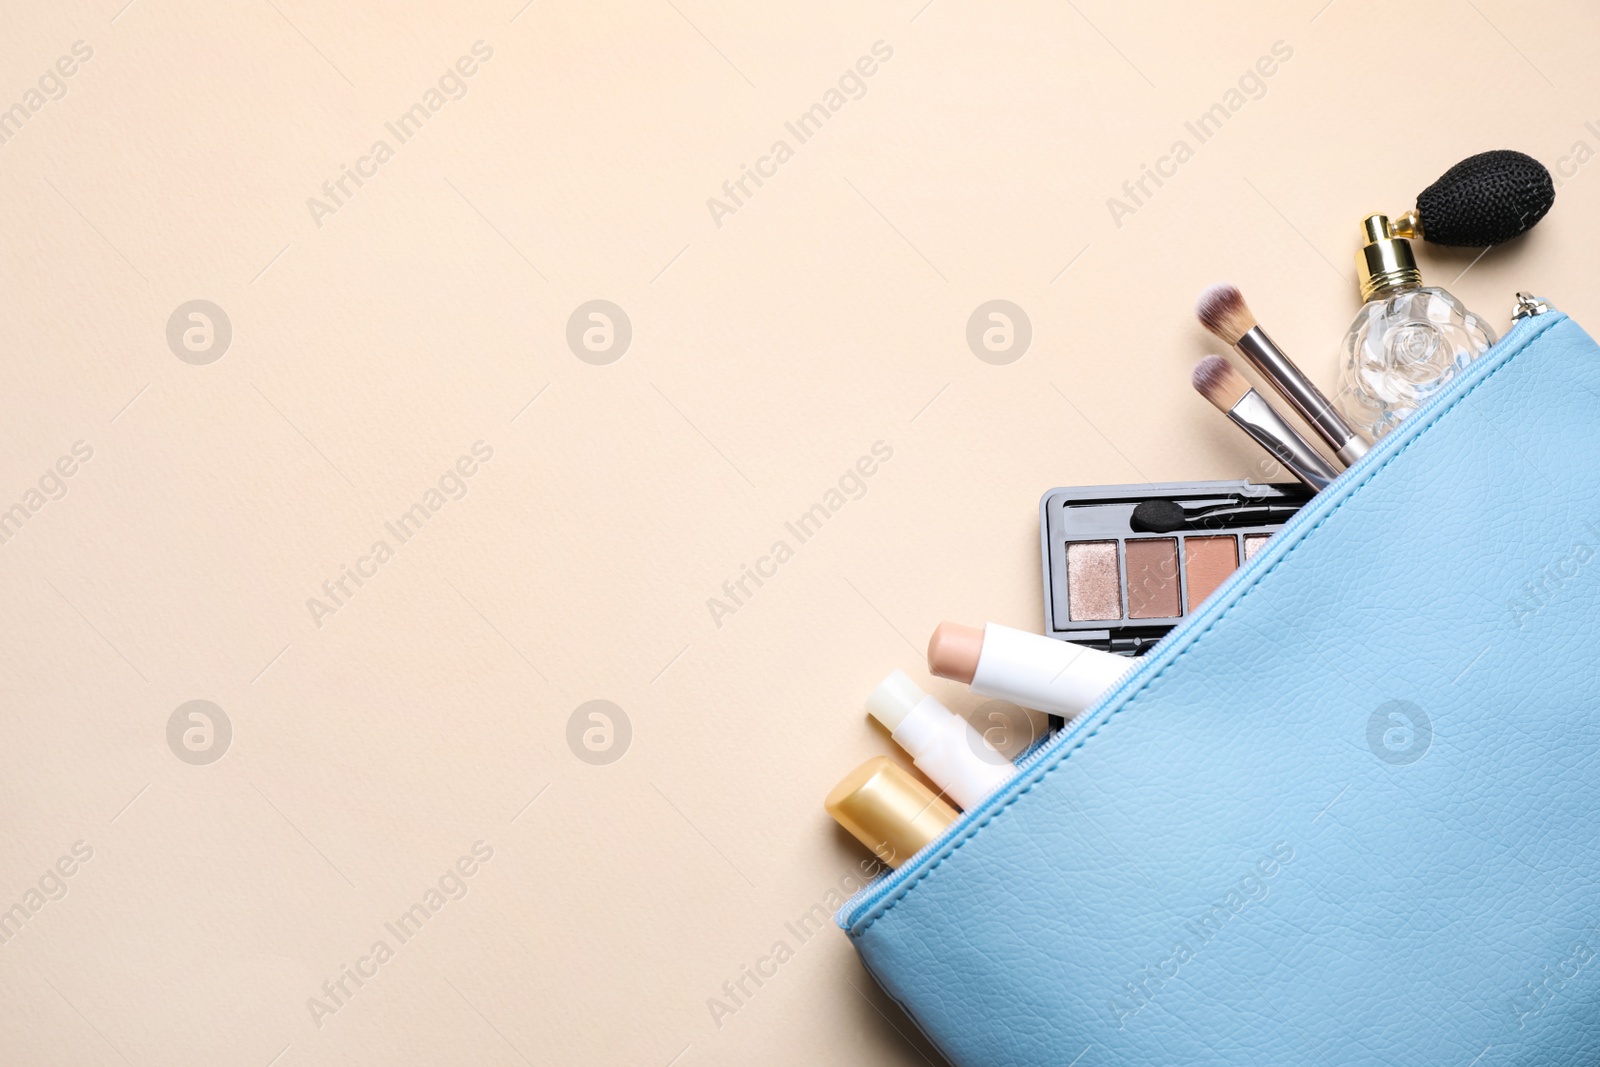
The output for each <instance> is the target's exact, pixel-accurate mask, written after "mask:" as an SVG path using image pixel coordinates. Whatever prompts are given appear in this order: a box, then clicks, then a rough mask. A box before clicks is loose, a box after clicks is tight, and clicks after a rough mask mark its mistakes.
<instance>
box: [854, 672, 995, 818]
mask: <svg viewBox="0 0 1600 1067" xmlns="http://www.w3.org/2000/svg"><path fill="white" fill-rule="evenodd" d="M867 711H868V712H870V713H871V714H872V717H873V718H874V719H877V720H878V721H879V722H881V723H883V725H884V726H885V727H887V728H888V730H889V733H890V734H891V735H893V737H894V739H895V743H896V744H898V745H899V746H900V747H901V748H903V749H905V750H906V751H907V752H908V753H910V755H911V760H912V762H913V763H915V764H916V765H917V767H918V769H919V770H921V771H922V773H923V774H926V775H927V776H928V777H929V778H932V779H933V780H934V782H936V783H937V784H938V786H939V788H941V789H943V790H944V791H945V792H946V793H948V794H950V798H951V799H952V800H954V801H955V802H956V803H957V804H959V805H960V806H961V807H963V808H970V807H972V806H973V805H974V804H976V803H977V802H978V801H980V800H982V799H983V798H984V797H986V796H988V795H989V794H990V793H992V792H994V790H995V789H996V788H997V787H999V786H1000V785H1001V784H1002V783H1004V782H1006V781H1008V780H1009V779H1010V778H1011V776H1012V775H1014V774H1016V773H1017V766H1016V764H1014V763H1012V762H1011V761H1010V760H1009V759H1007V758H1006V757H1005V756H1004V754H1002V753H1001V752H1000V750H999V749H997V748H995V747H994V746H993V745H991V744H990V743H989V742H988V741H987V740H985V739H984V736H983V735H982V734H980V733H979V732H978V731H976V730H974V729H973V728H972V724H971V723H969V722H967V720H966V719H963V718H962V717H961V716H959V715H957V714H956V713H955V712H953V711H951V710H950V709H949V708H947V707H945V706H944V705H943V704H941V703H939V702H938V701H937V700H935V699H934V698H933V697H931V696H929V695H928V694H927V693H924V692H923V691H922V690H921V689H919V688H917V684H916V683H915V682H913V681H912V680H911V679H910V678H907V677H906V675H905V672H904V671H895V672H894V673H893V674H891V675H889V677H887V678H885V679H884V680H883V681H882V682H881V683H880V684H879V685H878V688H876V689H874V690H873V691H872V695H871V696H869V697H868V698H867Z"/></svg>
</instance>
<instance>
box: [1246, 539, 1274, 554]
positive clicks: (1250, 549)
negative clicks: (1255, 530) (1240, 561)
mask: <svg viewBox="0 0 1600 1067" xmlns="http://www.w3.org/2000/svg"><path fill="white" fill-rule="evenodd" d="M1271 538H1272V535H1271V534H1245V535H1244V558H1245V559H1249V558H1250V557H1251V556H1253V555H1255V554H1256V549H1258V548H1260V547H1261V546H1262V545H1264V544H1266V543H1267V542H1268V541H1269V540H1270V539H1271Z"/></svg>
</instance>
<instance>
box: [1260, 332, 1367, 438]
mask: <svg viewBox="0 0 1600 1067" xmlns="http://www.w3.org/2000/svg"><path fill="white" fill-rule="evenodd" d="M1234 347H1235V348H1237V349H1238V350H1239V354H1240V355H1242V356H1244V358H1245V359H1247V360H1249V361H1250V365H1251V366H1252V367H1254V368H1255V369H1256V370H1258V371H1260V372H1261V375H1262V377H1264V378H1266V379H1267V381H1269V382H1271V383H1272V387H1273V388H1274V389H1276V390H1277V391H1278V392H1279V393H1280V394H1282V396H1283V398H1284V399H1285V400H1287V401H1288V402H1289V403H1290V405H1291V406H1292V407H1293V408H1294V409H1295V410H1296V411H1298V412H1299V413H1300V415H1301V417H1303V418H1304V419H1305V420H1306V422H1308V423H1310V424H1311V427H1312V429H1314V430H1316V431H1317V435H1318V436H1319V437H1321V438H1322V439H1323V440H1324V441H1326V442H1327V444H1328V447H1329V448H1330V449H1332V450H1333V454H1334V455H1335V456H1337V457H1338V458H1339V461H1340V462H1341V463H1343V464H1344V465H1345V466H1347V467H1348V466H1349V465H1350V464H1352V463H1354V462H1355V461H1356V460H1358V459H1360V458H1361V456H1362V454H1363V453H1365V452H1366V450H1367V443H1366V442H1365V441H1364V440H1362V439H1361V436H1360V435H1359V434H1357V433H1356V432H1355V430H1353V429H1351V428H1350V424H1349V423H1348V422H1345V421H1344V416H1343V415H1340V414H1339V412H1338V411H1336V410H1334V407H1333V405H1332V404H1331V403H1329V402H1328V398H1327V397H1325V396H1323V395H1322V390H1320V389H1318V388H1317V387H1316V386H1315V385H1312V384H1311V381H1310V379H1308V378H1307V377H1306V376H1305V375H1304V374H1301V373H1300V368H1299V367H1297V366H1295V365H1294V362H1293V361H1292V360H1290V359H1289V357H1288V356H1286V355H1284V352H1283V349H1281V348H1279V347H1278V346H1277V344H1276V343H1275V342H1274V341H1273V340H1272V338H1270V337H1268V336H1267V332H1266V331H1265V330H1263V329H1262V328H1261V327H1259V326H1256V327H1253V328H1252V329H1251V330H1250V332H1249V333H1246V334H1245V335H1244V336H1243V337H1241V338H1239V340H1238V342H1237V343H1236V344H1235V345H1234Z"/></svg>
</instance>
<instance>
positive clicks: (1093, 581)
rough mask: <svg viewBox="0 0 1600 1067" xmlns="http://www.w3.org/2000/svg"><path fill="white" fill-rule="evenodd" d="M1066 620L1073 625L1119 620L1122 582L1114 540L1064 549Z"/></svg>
mask: <svg viewBox="0 0 1600 1067" xmlns="http://www.w3.org/2000/svg"><path fill="white" fill-rule="evenodd" d="M1067 617H1068V618H1070V619H1071V620H1072V621H1073V622H1082V621H1086V620H1095V619H1120V618H1122V580H1121V579H1120V578H1119V577H1118V575H1117V543H1116V542H1115V541H1076V542H1074V543H1072V544H1070V545H1068V546H1067Z"/></svg>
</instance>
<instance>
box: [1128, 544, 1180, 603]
mask: <svg viewBox="0 0 1600 1067" xmlns="http://www.w3.org/2000/svg"><path fill="white" fill-rule="evenodd" d="M1126 548H1127V553H1128V557H1127V558H1128V618H1130V619H1173V618H1176V617H1178V616H1179V615H1182V614H1183V611H1182V610H1181V609H1180V608H1179V607H1178V588H1179V582H1178V542H1177V540H1176V539H1175V538H1171V537H1150V538H1140V539H1139V540H1134V539H1132V538H1130V539H1129V540H1128V541H1127V542H1126Z"/></svg>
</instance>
